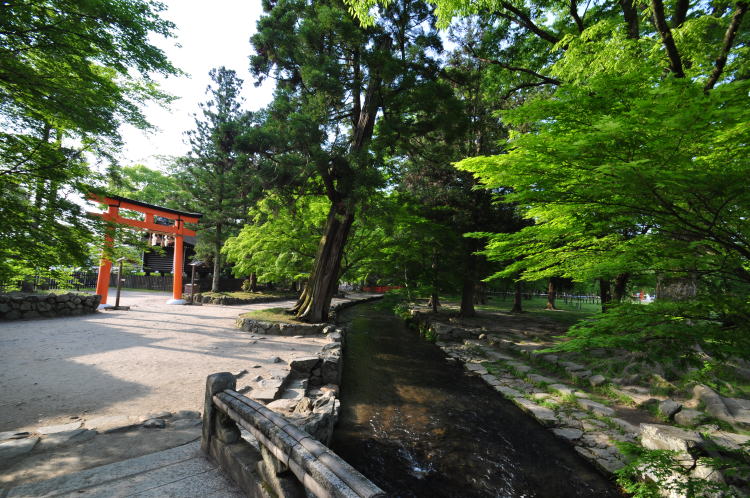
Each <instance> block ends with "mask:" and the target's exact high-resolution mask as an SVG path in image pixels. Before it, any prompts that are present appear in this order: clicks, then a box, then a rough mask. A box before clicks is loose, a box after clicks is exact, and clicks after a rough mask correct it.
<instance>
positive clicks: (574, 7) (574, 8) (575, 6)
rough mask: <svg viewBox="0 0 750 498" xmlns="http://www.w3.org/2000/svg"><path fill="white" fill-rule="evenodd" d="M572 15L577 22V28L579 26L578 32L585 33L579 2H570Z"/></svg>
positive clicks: (573, 0) (572, 0)
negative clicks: (579, 13) (579, 12)
mask: <svg viewBox="0 0 750 498" xmlns="http://www.w3.org/2000/svg"><path fill="white" fill-rule="evenodd" d="M570 15H571V16H572V17H573V20H574V21H575V22H576V26H578V32H579V33H583V30H584V27H583V19H581V16H579V15H578V2H577V1H576V0H570Z"/></svg>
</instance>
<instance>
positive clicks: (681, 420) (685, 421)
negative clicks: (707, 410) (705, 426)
mask: <svg viewBox="0 0 750 498" xmlns="http://www.w3.org/2000/svg"><path fill="white" fill-rule="evenodd" d="M704 418H706V415H705V414H704V413H703V412H699V411H698V410H693V409H690V408H683V409H682V410H680V411H679V412H677V413H675V415H674V421H675V422H677V423H678V424H680V425H684V426H687V427H695V426H696V425H698V424H699V423H700V422H701V420H703V419H704Z"/></svg>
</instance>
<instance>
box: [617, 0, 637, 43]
mask: <svg viewBox="0 0 750 498" xmlns="http://www.w3.org/2000/svg"><path fill="white" fill-rule="evenodd" d="M620 8H622V16H623V18H624V19H625V23H626V24H627V25H628V38H630V39H632V40H637V39H638V38H639V37H640V35H641V33H640V27H639V26H638V9H636V7H635V4H634V3H633V0H620Z"/></svg>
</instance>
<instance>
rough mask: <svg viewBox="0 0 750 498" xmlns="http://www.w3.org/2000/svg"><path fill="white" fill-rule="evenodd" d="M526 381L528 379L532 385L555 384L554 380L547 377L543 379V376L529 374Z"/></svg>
mask: <svg viewBox="0 0 750 498" xmlns="http://www.w3.org/2000/svg"><path fill="white" fill-rule="evenodd" d="M526 379H528V380H529V381H530V382H533V383H534V384H547V385H549V384H554V383H556V382H557V380H555V379H551V378H549V377H545V376H544V375H539V374H529V375H527V376H526Z"/></svg>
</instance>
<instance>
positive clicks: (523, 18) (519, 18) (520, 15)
mask: <svg viewBox="0 0 750 498" xmlns="http://www.w3.org/2000/svg"><path fill="white" fill-rule="evenodd" d="M500 5H501V6H502V7H503V8H504V9H506V10H509V11H510V12H512V13H513V14H514V15H515V16H516V18H515V19H514V18H511V17H510V16H509V18H510V19H511V20H514V21H515V22H516V23H517V24H520V25H522V26H525V27H526V28H527V29H528V30H529V31H531V32H532V33H534V34H535V35H537V36H538V37H539V38H541V39H543V40H546V41H548V42H550V43H552V44H555V43H557V42H559V41H560V38H558V37H557V36H555V35H553V34H552V33H550V32H549V31H546V30H544V29H542V28H540V27H539V26H537V25H536V24H534V21H532V20H531V17H530V16H529V15H528V14H526V13H525V12H523V11H522V10H521V9H519V8H518V7H516V6H514V5H513V4H511V3H510V2H503V1H501V2H500Z"/></svg>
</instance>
